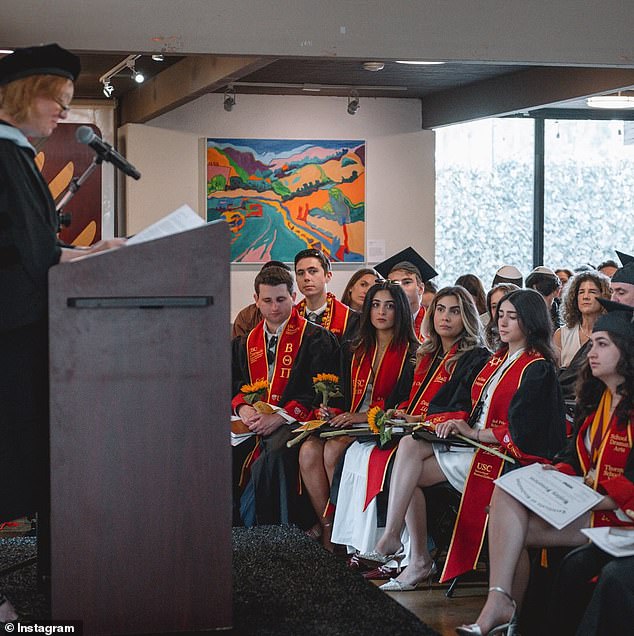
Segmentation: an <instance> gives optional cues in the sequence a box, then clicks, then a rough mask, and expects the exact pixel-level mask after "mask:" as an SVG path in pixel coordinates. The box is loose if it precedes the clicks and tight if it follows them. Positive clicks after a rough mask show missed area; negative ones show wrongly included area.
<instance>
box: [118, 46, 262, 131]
mask: <svg viewBox="0 0 634 636" xmlns="http://www.w3.org/2000/svg"><path fill="white" fill-rule="evenodd" d="M273 61H274V58H258V57H218V56H212V55H198V56H192V57H187V58H185V59H183V60H181V61H180V62H177V63H176V64H173V65H172V66H170V67H169V68H167V69H165V70H164V71H163V72H162V73H159V74H158V75H155V76H154V77H152V78H151V79H150V80H148V81H147V82H144V83H143V84H142V85H141V86H139V88H138V89H136V90H133V91H130V92H129V93H126V94H125V95H124V96H123V97H122V98H121V103H120V118H121V119H120V124H121V125H124V124H142V123H145V122H146V121H149V120H150V119H153V118H154V117H158V116H159V115H162V114H163V113H167V112H169V111H170V110H173V109H174V108H177V107H179V106H182V105H183V104H186V103H188V102H191V101H193V100H194V99H196V98H198V97H200V96H201V95H204V94H206V93H212V92H214V91H216V90H217V89H218V88H221V87H223V86H226V85H227V84H230V83H231V82H236V81H238V80H239V79H240V78H242V77H245V76H246V75H248V74H249V73H252V72H254V71H257V70H259V69H260V68H262V67H264V66H267V65H268V64H270V63H271V62H273Z"/></svg>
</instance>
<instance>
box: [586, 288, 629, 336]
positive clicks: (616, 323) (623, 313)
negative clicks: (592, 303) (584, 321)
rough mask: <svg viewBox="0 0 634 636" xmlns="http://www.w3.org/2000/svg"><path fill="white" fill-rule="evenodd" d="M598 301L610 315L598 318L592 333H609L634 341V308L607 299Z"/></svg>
mask: <svg viewBox="0 0 634 636" xmlns="http://www.w3.org/2000/svg"><path fill="white" fill-rule="evenodd" d="M597 300H598V301H599V302H600V303H601V305H602V306H603V307H605V309H607V310H608V313H607V314H603V315H601V316H599V317H598V318H597V320H596V322H595V323H594V326H593V327H592V331H593V332H595V331H609V332H610V333H614V334H617V335H619V336H623V337H624V338H631V339H634V307H630V306H629V305H624V304H623V303H615V302H614V301H612V300H606V299H605V298H597Z"/></svg>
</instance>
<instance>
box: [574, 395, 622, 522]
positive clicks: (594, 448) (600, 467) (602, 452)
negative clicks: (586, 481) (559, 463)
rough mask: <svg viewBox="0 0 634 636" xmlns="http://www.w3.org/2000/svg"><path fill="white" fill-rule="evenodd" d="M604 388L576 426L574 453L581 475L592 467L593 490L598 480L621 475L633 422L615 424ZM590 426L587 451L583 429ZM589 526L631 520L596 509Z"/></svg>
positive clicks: (597, 485)
mask: <svg viewBox="0 0 634 636" xmlns="http://www.w3.org/2000/svg"><path fill="white" fill-rule="evenodd" d="M606 392H607V393H609V389H607V388H606V389H605V392H604V394H603V396H602V398H601V402H600V403H599V406H598V408H597V411H596V412H595V413H593V414H591V415H589V416H588V417H587V418H586V420H585V421H584V423H583V424H582V425H581V428H580V429H579V433H578V434H577V439H576V447H577V456H578V458H579V463H580V465H581V469H582V471H583V474H584V475H587V474H588V472H590V470H592V469H594V471H595V474H594V483H593V485H592V487H593V488H594V489H595V490H596V491H599V492H600V491H601V490H603V491H604V489H602V488H600V484H601V482H605V481H608V480H610V479H614V478H615V477H619V476H621V475H623V473H624V472H625V464H626V462H627V459H628V457H629V454H630V452H631V450H632V440H633V437H634V430H633V429H634V423H633V422H632V420H631V419H630V420H628V423H627V425H626V426H618V425H617V418H616V416H615V415H613V416H612V418H611V419H610V420H609V422H607V426H606V420H607V419H608V418H609V408H605V409H604V408H603V407H604V405H605V404H606V399H607V398H606ZM588 429H590V451H588V449H587V448H586V445H585V438H586V432H587V431H588ZM590 519H591V521H590V526H591V527H599V526H631V525H632V524H633V523H634V522H632V521H621V520H620V519H619V518H618V517H617V516H616V513H615V511H614V510H595V511H592V512H591V517H590Z"/></svg>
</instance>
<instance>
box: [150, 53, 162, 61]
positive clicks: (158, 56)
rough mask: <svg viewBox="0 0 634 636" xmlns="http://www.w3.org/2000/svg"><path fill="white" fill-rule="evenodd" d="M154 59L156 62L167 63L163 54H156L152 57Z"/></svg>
mask: <svg viewBox="0 0 634 636" xmlns="http://www.w3.org/2000/svg"><path fill="white" fill-rule="evenodd" d="M152 59H153V60H154V61H155V62H164V61H165V56H164V55H163V54H162V53H155V54H154V55H153V56H152Z"/></svg>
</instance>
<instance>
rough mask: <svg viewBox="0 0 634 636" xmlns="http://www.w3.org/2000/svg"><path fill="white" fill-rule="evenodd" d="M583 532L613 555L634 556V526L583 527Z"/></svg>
mask: <svg viewBox="0 0 634 636" xmlns="http://www.w3.org/2000/svg"><path fill="white" fill-rule="evenodd" d="M581 532H583V534H585V535H586V536H587V537H588V538H589V539H590V541H592V543H594V544H595V545H596V546H597V547H599V548H601V549H602V550H603V551H604V552H607V553H608V554H611V555H612V556H613V557H617V558H618V557H627V556H634V528H628V527H622V528H608V527H603V528H583V529H582V530H581Z"/></svg>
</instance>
